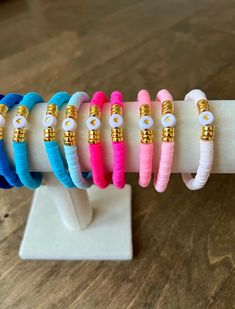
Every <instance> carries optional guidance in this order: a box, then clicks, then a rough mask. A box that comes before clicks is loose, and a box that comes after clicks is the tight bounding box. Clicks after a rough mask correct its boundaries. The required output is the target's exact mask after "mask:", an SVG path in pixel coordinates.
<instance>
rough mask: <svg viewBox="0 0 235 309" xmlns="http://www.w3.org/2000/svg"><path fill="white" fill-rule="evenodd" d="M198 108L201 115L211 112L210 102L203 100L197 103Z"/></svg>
mask: <svg viewBox="0 0 235 309" xmlns="http://www.w3.org/2000/svg"><path fill="white" fill-rule="evenodd" d="M197 108H198V112H199V114H201V113H202V112H206V111H208V112H209V111H210V106H209V102H208V100H206V99H202V100H199V101H198V102H197Z"/></svg>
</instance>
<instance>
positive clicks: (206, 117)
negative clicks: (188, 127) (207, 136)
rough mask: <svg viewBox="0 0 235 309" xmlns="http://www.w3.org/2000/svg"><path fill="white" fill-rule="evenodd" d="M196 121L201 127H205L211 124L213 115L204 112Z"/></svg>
mask: <svg viewBox="0 0 235 309" xmlns="http://www.w3.org/2000/svg"><path fill="white" fill-rule="evenodd" d="M198 119H199V123H200V125H201V126H206V125H209V124H212V122H213V121H214V115H213V114H212V113H211V112H208V111H205V112H202V113H201V114H200V115H199V117H198Z"/></svg>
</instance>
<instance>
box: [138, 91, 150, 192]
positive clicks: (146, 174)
mask: <svg viewBox="0 0 235 309" xmlns="http://www.w3.org/2000/svg"><path fill="white" fill-rule="evenodd" d="M137 100H138V106H139V114H140V120H139V127H140V130H141V131H140V136H141V138H140V171H139V185H140V186H141V187H143V188H145V187H147V186H148V185H149V183H150V181H151V176H152V162H153V131H152V126H153V119H152V117H151V99H150V95H149V93H148V91H147V90H144V89H142V90H140V91H139V93H138V98H137Z"/></svg>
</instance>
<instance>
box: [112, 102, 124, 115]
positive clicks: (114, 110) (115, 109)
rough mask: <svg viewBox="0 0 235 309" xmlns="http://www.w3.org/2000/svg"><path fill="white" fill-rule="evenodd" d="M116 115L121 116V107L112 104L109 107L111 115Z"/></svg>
mask: <svg viewBox="0 0 235 309" xmlns="http://www.w3.org/2000/svg"><path fill="white" fill-rule="evenodd" d="M113 114H118V115H121V116H122V107H121V106H120V105H119V104H113V105H112V107H111V115H113Z"/></svg>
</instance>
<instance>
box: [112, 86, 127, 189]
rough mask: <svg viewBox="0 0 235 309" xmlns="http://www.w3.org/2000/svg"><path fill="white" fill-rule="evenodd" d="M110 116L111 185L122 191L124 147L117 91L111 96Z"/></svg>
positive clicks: (123, 182) (120, 109)
mask: <svg viewBox="0 0 235 309" xmlns="http://www.w3.org/2000/svg"><path fill="white" fill-rule="evenodd" d="M110 103H111V116H110V118H109V124H110V126H111V138H112V146H113V177H112V179H113V184H114V186H115V187H117V188H118V189H122V188H123V187H124V186H125V184H126V181H125V158H126V145H125V142H124V140H123V129H122V124H123V118H122V108H123V96H122V93H121V92H119V91H114V92H113V93H112V94H111V99H110Z"/></svg>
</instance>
